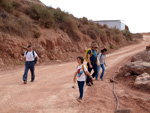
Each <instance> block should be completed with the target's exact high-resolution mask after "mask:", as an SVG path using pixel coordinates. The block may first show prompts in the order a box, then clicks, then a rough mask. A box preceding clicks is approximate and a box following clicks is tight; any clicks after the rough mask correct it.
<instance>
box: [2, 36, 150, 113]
mask: <svg viewBox="0 0 150 113" xmlns="http://www.w3.org/2000/svg"><path fill="white" fill-rule="evenodd" d="M149 44H150V37H148V36H145V37H144V40H143V41H142V43H140V44H136V45H131V46H127V47H124V48H121V49H118V50H117V51H115V52H113V53H111V54H108V55H107V59H106V62H107V65H108V66H107V67H106V73H105V75H104V81H100V80H99V81H94V85H93V86H91V87H88V86H85V87H84V99H83V103H78V102H77V101H76V98H77V97H78V96H79V92H78V88H77V84H76V87H75V89H73V88H72V85H73V74H74V71H75V68H76V66H77V63H76V62H70V63H65V64H57V65H39V66H38V65H37V66H36V78H35V82H33V83H31V82H29V81H30V73H29V76H28V83H27V84H26V85H25V84H23V81H22V75H23V73H24V66H22V67H20V68H15V69H14V70H8V71H1V72H0V113H114V111H115V108H116V100H115V97H114V95H113V93H112V89H113V84H112V83H110V82H109V81H110V78H112V77H113V76H114V75H115V72H116V71H117V69H118V68H119V67H120V66H123V65H124V64H125V63H126V62H127V61H128V60H130V58H131V56H133V55H135V54H137V53H138V52H141V51H144V50H145V47H146V46H147V45H149ZM116 91H117V94H118V96H119V97H120V107H121V108H131V112H132V113H150V104H145V105H147V106H146V108H145V106H144V102H149V103H150V95H149V94H147V93H144V92H140V93H138V92H136V91H133V90H131V89H129V88H127V87H126V86H123V85H120V84H119V85H117V86H116ZM139 97H141V98H140V101H139V100H138V98H139ZM139 102H140V103H141V102H142V103H143V104H142V105H143V106H142V105H139Z"/></svg>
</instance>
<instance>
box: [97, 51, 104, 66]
mask: <svg viewBox="0 0 150 113" xmlns="http://www.w3.org/2000/svg"><path fill="white" fill-rule="evenodd" d="M105 58H106V55H105V54H102V53H99V54H98V59H99V62H100V64H105Z"/></svg>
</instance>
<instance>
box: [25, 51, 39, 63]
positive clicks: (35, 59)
mask: <svg viewBox="0 0 150 113" xmlns="http://www.w3.org/2000/svg"><path fill="white" fill-rule="evenodd" d="M27 54H28V51H26V55H27ZM32 54H33V57H34V63H35V64H36V62H37V58H35V54H34V50H33V51H32Z"/></svg>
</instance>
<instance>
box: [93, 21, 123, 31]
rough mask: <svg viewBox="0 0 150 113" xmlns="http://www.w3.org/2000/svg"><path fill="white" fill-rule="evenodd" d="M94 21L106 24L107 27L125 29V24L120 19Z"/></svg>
mask: <svg viewBox="0 0 150 113" xmlns="http://www.w3.org/2000/svg"><path fill="white" fill-rule="evenodd" d="M95 22H96V23H99V24H101V25H104V24H106V25H108V27H110V28H115V27H116V28H118V29H120V30H124V29H125V24H124V23H123V22H122V21H121V20H112V21H111V20H110V21H95Z"/></svg>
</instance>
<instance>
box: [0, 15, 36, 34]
mask: <svg viewBox="0 0 150 113" xmlns="http://www.w3.org/2000/svg"><path fill="white" fill-rule="evenodd" d="M35 28H37V27H36V26H34V25H33V24H32V23H31V22H29V21H27V20H25V19H23V18H17V17H15V16H12V15H10V14H8V13H1V15H0V31H2V32H5V33H9V34H13V35H18V36H20V37H28V36H31V35H32V34H33V32H32V30H33V29H35Z"/></svg>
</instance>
